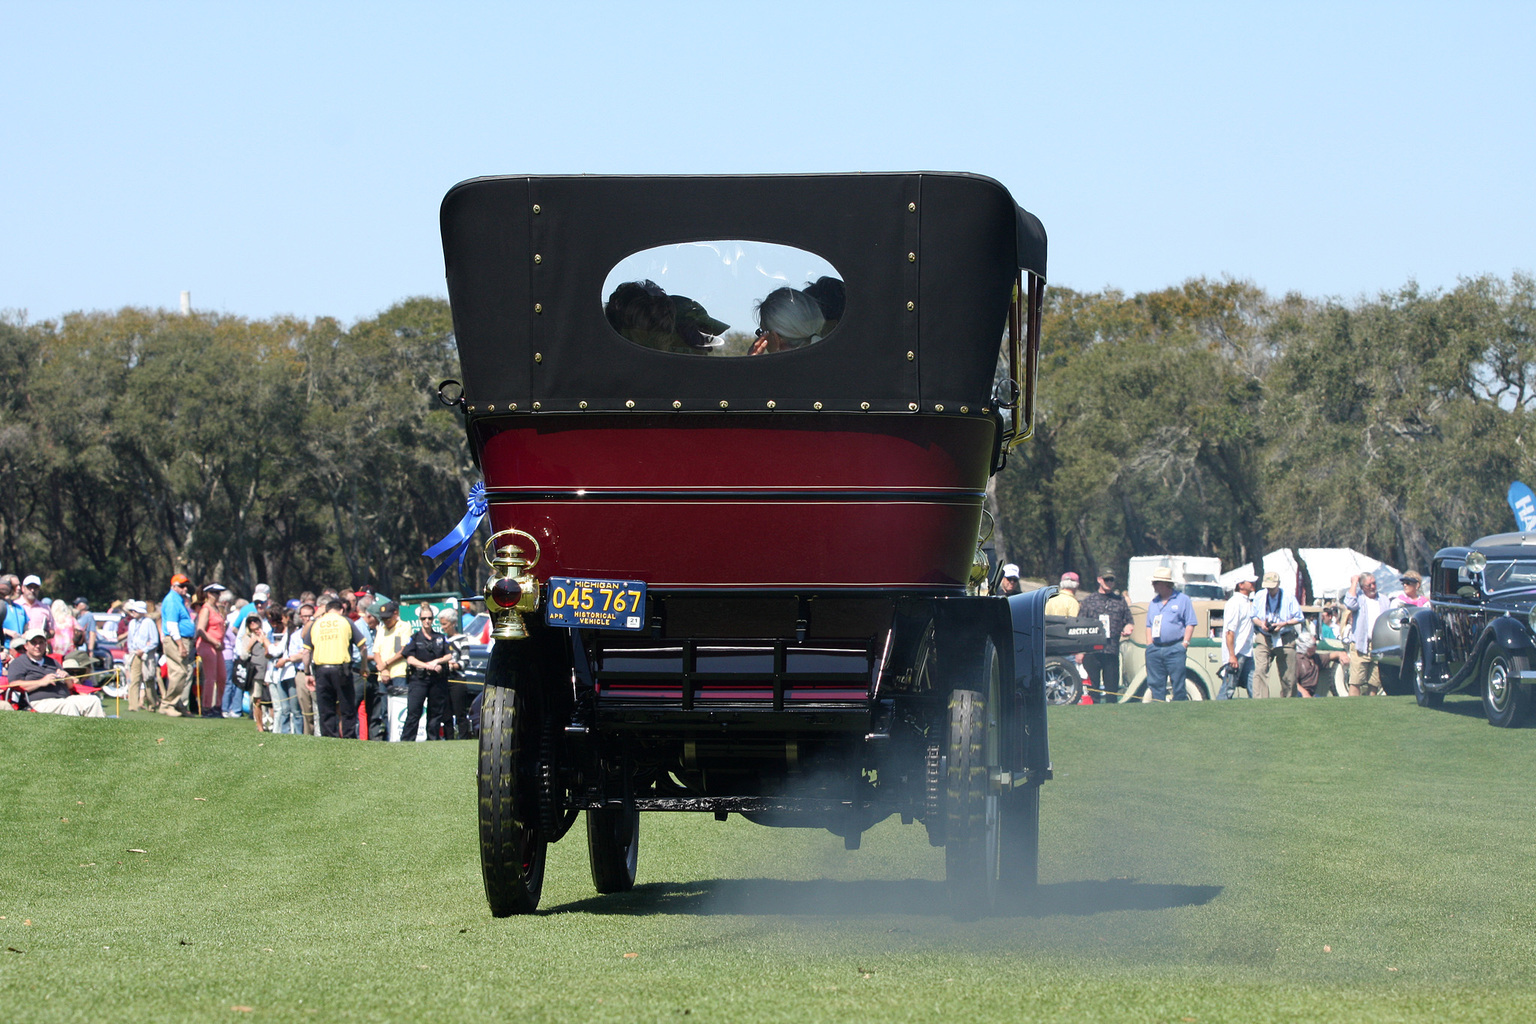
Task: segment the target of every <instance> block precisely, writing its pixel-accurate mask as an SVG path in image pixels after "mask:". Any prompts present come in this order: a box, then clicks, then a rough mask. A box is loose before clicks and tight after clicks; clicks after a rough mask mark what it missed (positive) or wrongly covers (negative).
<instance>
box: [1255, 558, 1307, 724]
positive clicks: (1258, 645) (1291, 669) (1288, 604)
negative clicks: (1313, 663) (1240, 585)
mask: <svg viewBox="0 0 1536 1024" xmlns="http://www.w3.org/2000/svg"><path fill="white" fill-rule="evenodd" d="M1300 625H1301V605H1299V604H1297V603H1296V598H1294V597H1292V596H1291V595H1290V594H1288V593H1286V592H1285V591H1284V590H1282V589H1281V587H1280V574H1279V573H1278V572H1267V573H1265V574H1264V593H1263V594H1261V595H1259V596H1258V597H1257V598H1255V599H1254V603H1253V628H1254V631H1255V632H1254V638H1253V639H1254V644H1253V689H1254V694H1253V695H1254V696H1255V697H1268V696H1269V665H1270V662H1274V664H1275V667H1276V670H1277V671H1278V672H1279V673H1280V696H1282V697H1294V696H1296V634H1297V633H1298V632H1299V630H1298V628H1297V627H1299V626H1300Z"/></svg>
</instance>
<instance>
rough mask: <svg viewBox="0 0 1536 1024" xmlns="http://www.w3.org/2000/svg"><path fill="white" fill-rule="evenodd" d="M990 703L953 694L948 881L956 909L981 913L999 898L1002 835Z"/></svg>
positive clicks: (965, 693)
mask: <svg viewBox="0 0 1536 1024" xmlns="http://www.w3.org/2000/svg"><path fill="white" fill-rule="evenodd" d="M987 732H988V722H987V702H986V700H985V698H983V697H982V695H981V694H980V693H978V692H977V691H975V690H955V691H953V692H952V693H951V694H950V695H949V738H948V743H947V744H946V747H947V750H948V757H949V770H948V772H947V774H946V778H945V793H944V818H945V821H944V837H945V842H944V880H945V882H946V883H947V884H948V886H949V897H950V900H951V902H952V903H953V905H954V908H955V913H956V914H957V915H958V916H961V917H978V916H980V915H982V914H985V913H988V912H989V911H991V909H992V907H993V905H994V903H995V902H996V900H997V877H998V876H997V867H998V853H999V846H1000V838H1001V829H1000V828H999V822H998V800H997V796H996V795H995V794H993V793H992V786H991V778H990V775H991V773H990V771H989V769H988V765H987V756H986V753H987V746H988V743H987V739H988V737H987Z"/></svg>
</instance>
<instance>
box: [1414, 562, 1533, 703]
mask: <svg viewBox="0 0 1536 1024" xmlns="http://www.w3.org/2000/svg"><path fill="white" fill-rule="evenodd" d="M1533 604H1536V533H1501V534H1495V535H1494V536H1491V537H1483V538H1482V539H1480V540H1476V541H1473V542H1472V544H1471V546H1469V547H1456V548H1442V549H1441V550H1439V551H1437V552H1435V559H1434V562H1433V566H1432V568H1431V570H1430V605H1429V607H1427V608H1422V609H1420V610H1418V611H1417V612H1416V613H1414V614H1413V615H1412V616H1411V617H1410V618H1409V619H1408V621H1407V623H1406V626H1405V634H1406V638H1405V640H1404V644H1403V652H1404V657H1403V674H1404V675H1405V676H1406V677H1407V680H1408V681H1409V682H1410V684H1411V685H1412V687H1413V693H1414V696H1415V697H1416V698H1417V699H1418V702H1419V704H1421V705H1422V706H1424V707H1439V706H1440V704H1441V703H1442V702H1443V701H1444V700H1445V695H1446V694H1448V693H1457V692H1460V691H1463V690H1468V689H1472V688H1476V690H1477V691H1478V692H1479V693H1481V695H1482V698H1483V712H1484V713H1485V714H1486V715H1487V716H1488V721H1489V722H1490V723H1492V724H1493V725H1498V726H1504V727H1509V726H1516V725H1524V724H1527V723H1528V722H1529V721H1530V718H1531V710H1532V696H1531V686H1532V684H1533V683H1536V671H1533V662H1536V609H1533Z"/></svg>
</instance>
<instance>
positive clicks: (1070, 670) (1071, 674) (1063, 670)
mask: <svg viewBox="0 0 1536 1024" xmlns="http://www.w3.org/2000/svg"><path fill="white" fill-rule="evenodd" d="M1082 699H1083V680H1082V678H1081V677H1080V676H1078V674H1077V666H1075V665H1073V664H1071V663H1070V662H1067V661H1063V660H1062V659H1060V658H1047V659H1046V660H1045V702H1046V703H1047V704H1056V705H1061V704H1076V703H1077V702H1078V701H1080V700H1082Z"/></svg>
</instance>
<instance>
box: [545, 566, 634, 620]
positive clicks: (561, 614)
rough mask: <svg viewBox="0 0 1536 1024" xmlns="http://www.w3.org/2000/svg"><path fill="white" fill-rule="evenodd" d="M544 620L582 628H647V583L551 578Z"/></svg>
mask: <svg viewBox="0 0 1536 1024" xmlns="http://www.w3.org/2000/svg"><path fill="white" fill-rule="evenodd" d="M544 621H545V622H547V623H549V624H550V625H551V626H569V627H574V628H580V629H637V630H638V629H644V628H645V584H644V583H641V582H639V581H638V580H590V579H582V578H580V577H575V576H551V577H550V578H549V600H548V601H547V602H546V603H545V606H544Z"/></svg>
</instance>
